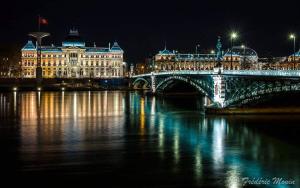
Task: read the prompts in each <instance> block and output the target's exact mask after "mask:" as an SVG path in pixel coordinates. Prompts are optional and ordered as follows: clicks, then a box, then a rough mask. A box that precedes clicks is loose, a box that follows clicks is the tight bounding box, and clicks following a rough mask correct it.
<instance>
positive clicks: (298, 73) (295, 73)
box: [132, 70, 300, 78]
mask: <svg viewBox="0 0 300 188" xmlns="http://www.w3.org/2000/svg"><path fill="white" fill-rule="evenodd" d="M187 74H188V75H214V74H215V75H216V74H218V73H217V72H215V71H213V70H201V71H194V70H176V71H166V72H153V73H148V74H139V75H134V76H132V78H139V77H147V76H151V75H155V76H159V75H160V76H163V75H187ZM221 74H222V75H240V76H277V77H279V76H280V77H300V70H224V71H223V72H222V73H221Z"/></svg>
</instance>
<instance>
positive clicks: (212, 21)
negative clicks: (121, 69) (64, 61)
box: [0, 0, 300, 63]
mask: <svg viewBox="0 0 300 188" xmlns="http://www.w3.org/2000/svg"><path fill="white" fill-rule="evenodd" d="M38 14H40V15H42V16H43V17H45V18H47V19H48V21H49V25H48V26H46V27H44V28H43V30H46V31H48V32H50V33H51V37H49V38H48V39H47V40H46V41H45V43H48V44H51V43H54V44H56V45H60V44H61V41H62V40H63V38H64V37H65V35H66V34H67V32H68V31H69V29H70V28H73V27H76V28H78V30H79V32H80V34H81V35H82V37H83V38H84V39H85V41H86V42H87V43H88V44H89V45H92V44H93V42H96V44H97V45H98V46H107V44H108V42H109V41H112V42H113V41H114V40H117V41H118V42H119V44H120V46H121V47H122V48H123V49H124V50H125V58H126V61H127V62H133V63H136V62H140V61H143V59H144V58H145V57H147V56H149V55H153V54H154V53H156V52H158V51H159V50H162V49H163V48H164V45H165V42H166V43H167V48H168V49H176V50H179V51H181V52H189V51H190V52H194V51H195V46H196V44H200V45H201V51H202V52H207V51H209V50H210V49H212V48H214V46H215V43H216V39H217V36H219V35H221V36H222V40H223V46H224V47H228V45H229V40H228V34H229V32H230V31H231V30H235V31H238V32H239V35H240V38H239V40H238V41H237V42H236V43H237V44H241V43H243V44H246V45H247V46H250V47H252V48H254V49H255V50H256V51H257V52H258V54H259V56H261V57H262V56H271V55H272V56H282V55H287V54H289V53H290V52H291V51H292V42H291V41H289V40H288V37H287V35H288V33H290V32H295V33H297V32H298V33H297V34H298V36H299V38H300V21H299V20H300V3H299V2H297V1H289V0H286V1H278V2H276V1H265V0H259V1H258V0H252V1H249V0H241V1H220V2H217V1H212V0H182V1H176V0H173V1H171V0H166V1H163V0H161V1H156V0H140V1H125V0H123V1H121V0H120V1H119V0H105V1H101V0H98V1H96V0H94V1H92V0H82V1H75V0H73V1H63V0H59V1H58V0H54V1H45V0H44V1H37V0H26V1H22V2H16V1H15V0H11V1H5V2H3V1H2V2H1V11H0V16H1V17H0V21H1V36H0V46H1V47H2V49H3V46H17V47H19V48H21V47H22V45H24V44H25V43H26V41H27V40H28V37H27V33H28V32H30V31H33V30H36V29H37V15H38ZM297 46H298V44H297Z"/></svg>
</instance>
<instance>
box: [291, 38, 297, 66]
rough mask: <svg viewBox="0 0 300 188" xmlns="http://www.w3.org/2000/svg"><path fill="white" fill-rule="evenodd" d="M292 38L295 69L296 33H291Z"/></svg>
mask: <svg viewBox="0 0 300 188" xmlns="http://www.w3.org/2000/svg"><path fill="white" fill-rule="evenodd" d="M290 39H291V40H293V45H294V53H293V69H294V70H295V55H296V35H295V34H290Z"/></svg>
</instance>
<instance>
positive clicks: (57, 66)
mask: <svg viewBox="0 0 300 188" xmlns="http://www.w3.org/2000/svg"><path fill="white" fill-rule="evenodd" d="M36 66H37V49H36V46H35V45H34V44H33V43H32V41H28V43H27V44H26V45H25V46H24V47H23V49H22V73H23V77H28V78H35V76H36V72H35V71H36ZM41 66H42V70H43V77H44V78H99V77H123V76H124V69H123V68H124V67H123V50H122V49H121V48H120V46H119V45H118V43H117V42H115V43H114V44H113V46H112V47H110V46H109V47H96V45H94V46H93V47H87V46H86V45H85V42H84V41H83V40H82V39H81V38H80V36H79V33H78V31H77V30H71V31H70V33H69V35H68V37H67V38H66V40H65V41H63V42H62V46H60V47H56V46H54V45H52V46H42V56H41Z"/></svg>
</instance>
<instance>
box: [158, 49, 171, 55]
mask: <svg viewBox="0 0 300 188" xmlns="http://www.w3.org/2000/svg"><path fill="white" fill-rule="evenodd" d="M159 54H160V55H174V54H175V53H174V52H171V51H169V50H167V48H165V49H164V50H162V51H159Z"/></svg>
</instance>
